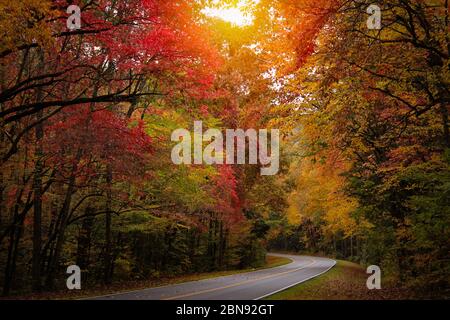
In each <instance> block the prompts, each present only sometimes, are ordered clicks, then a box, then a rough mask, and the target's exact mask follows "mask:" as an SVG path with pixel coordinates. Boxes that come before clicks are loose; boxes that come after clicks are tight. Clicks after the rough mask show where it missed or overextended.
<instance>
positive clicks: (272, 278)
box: [91, 254, 336, 300]
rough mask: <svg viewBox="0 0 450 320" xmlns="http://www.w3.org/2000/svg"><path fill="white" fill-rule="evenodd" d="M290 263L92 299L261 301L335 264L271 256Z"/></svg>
mask: <svg viewBox="0 0 450 320" xmlns="http://www.w3.org/2000/svg"><path fill="white" fill-rule="evenodd" d="M271 255H274V256H279V257H285V258H289V259H291V260H292V262H291V263H289V264H286V265H283V266H279V267H275V268H270V269H263V270H259V271H253V272H247V273H241V274H235V275H230V276H224V277H218V278H212V279H205V280H200V281H191V282H184V283H180V284H175V285H169V286H163V287H156V288H150V289H144V290H138V291H132V292H126V293H118V294H111V295H106V296H101V297H94V298H91V299H93V300H259V299H262V298H265V297H267V296H270V295H272V294H274V293H277V292H280V291H283V290H285V289H287V288H290V287H292V286H294V285H296V284H299V283H302V282H304V281H307V280H309V279H312V278H314V277H317V276H319V275H321V274H323V273H325V272H327V271H328V270H330V269H331V268H332V267H333V266H334V265H335V264H336V261H334V260H331V259H327V258H318V257H309V256H296V255H285V254H271Z"/></svg>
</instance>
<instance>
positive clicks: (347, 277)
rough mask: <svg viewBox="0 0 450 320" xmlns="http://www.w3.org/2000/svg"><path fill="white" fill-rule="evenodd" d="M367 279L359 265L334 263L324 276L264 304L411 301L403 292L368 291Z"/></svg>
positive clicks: (275, 295) (385, 288) (277, 295)
mask: <svg viewBox="0 0 450 320" xmlns="http://www.w3.org/2000/svg"><path fill="white" fill-rule="evenodd" d="M368 277H369V275H368V274H366V272H365V269H364V268H363V267H362V266H360V265H359V264H356V263H353V262H348V261H342V260H337V264H336V266H335V267H333V268H332V269H330V270H329V271H328V272H326V273H324V274H322V275H320V276H318V277H316V278H313V279H311V280H308V281H306V282H304V283H301V284H298V285H296V286H294V287H292V288H289V289H286V290H284V291H282V292H279V293H276V294H274V295H272V296H269V297H267V298H266V299H265V300H397V299H408V298H411V297H410V295H409V294H408V292H406V291H405V290H401V289H397V288H393V287H389V286H386V287H383V282H382V283H381V284H382V289H381V290H369V289H367V287H366V281H367V278H368Z"/></svg>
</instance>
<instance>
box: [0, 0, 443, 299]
mask: <svg viewBox="0 0 450 320" xmlns="http://www.w3.org/2000/svg"><path fill="white" fill-rule="evenodd" d="M71 5H76V6H78V7H79V8H80V21H79V22H80V26H79V28H68V26H69V24H68V21H69V20H68V19H70V17H71V12H70V11H67V8H68V7H69V6H71ZM371 5H376V7H379V8H380V12H378V13H379V16H376V14H377V12H370V11H368V10H367V9H368V8H369V6H371ZM227 10H229V11H227ZM449 10H450V5H449V1H448V0H379V1H378V0H377V1H369V0H221V1H218V0H177V1H167V0H127V1H125V0H77V1H71V0H67V1H66V0H18V1H10V0H0V129H1V130H0V290H1V293H2V294H3V296H13V295H19V294H25V293H38V292H52V291H57V290H64V289H65V285H66V278H67V274H66V269H67V267H68V266H70V265H78V266H79V267H80V268H81V270H82V277H83V283H84V285H85V286H89V285H96V284H99V283H101V284H104V285H109V284H112V283H116V282H120V281H127V280H143V279H149V278H159V277H164V276H171V275H183V274H192V273H200V272H212V271H218V270H235V269H246V268H257V267H260V266H262V265H263V264H264V261H265V257H266V253H267V252H268V251H282V252H300V253H307V254H318V255H323V256H328V257H334V258H338V259H344V260H350V261H354V262H357V263H360V264H361V265H364V266H365V265H379V266H380V267H381V269H382V270H383V274H385V275H387V276H388V277H389V278H390V279H392V281H394V283H396V284H397V285H398V286H401V287H406V288H410V290H412V291H413V292H414V294H415V295H416V296H417V297H429V296H431V295H433V296H438V297H449V296H450V283H449V281H450V240H449V239H450V170H449V169H450V130H449V112H450V59H449V58H450V32H449V31H450V26H449V22H450V14H449ZM375 11H376V10H375ZM220 12H222V13H220ZM223 12H229V13H228V14H223ZM230 12H231V13H230ZM377 18H379V20H380V21H379V24H380V25H379V26H378V27H377V26H375V28H373V25H372V27H371V25H370V23H369V20H370V19H372V20H373V19H377ZM372 20H370V21H372ZM196 121H202V123H203V127H204V128H205V130H206V129H208V128H217V129H219V130H222V131H223V132H225V131H226V130H227V129H239V128H242V129H244V130H247V129H254V130H264V129H266V130H272V129H277V130H279V131H280V140H281V141H280V154H279V171H278V173H277V174H276V175H261V167H262V164H261V163H258V164H235V165H232V164H228V163H225V164H210V165H206V164H189V165H188V164H174V163H173V161H172V160H171V152H172V148H173V147H174V145H175V144H176V143H175V142H174V141H172V139H171V135H172V133H173V132H174V131H175V130H177V129H180V128H187V129H188V130H191V129H192V128H193V126H194V123H195V122H196ZM272 152H274V150H272Z"/></svg>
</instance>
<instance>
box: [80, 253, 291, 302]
mask: <svg viewBox="0 0 450 320" xmlns="http://www.w3.org/2000/svg"><path fill="white" fill-rule="evenodd" d="M269 255H270V254H269ZM272 256H277V255H276V254H274V255H272ZM277 257H281V256H277ZM288 259H289V260H291V262H289V263H286V264H283V265H281V266H276V267H269V268H262V269H259V270H253V271H247V272H241V273H236V274H229V275H226V276H219V277H214V278H205V279H199V280H191V281H185V282H180V283H172V284H166V285H162V286H156V287H149V288H144V289H135V290H130V291H124V292H116V293H111V294H104V295H98V296H92V297H91V296H90V297H82V298H78V299H74V300H76V301H83V300H94V299H97V298H107V297H114V296H120V295H125V294H129V293H135V292H141V291H144V290H149V289H161V288H166V287H171V286H176V285H179V284H185V283H189V282H199V281H203V280H210V279H218V278H225V277H230V276H235V275H241V274H244V275H245V274H246V273H253V272H259V271H264V270H267V269H277V268H281V267H284V266H287V265H289V264H291V263H294V262H295V261H294V260H293V259H290V258H288Z"/></svg>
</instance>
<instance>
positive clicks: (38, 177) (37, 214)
mask: <svg viewBox="0 0 450 320" xmlns="http://www.w3.org/2000/svg"><path fill="white" fill-rule="evenodd" d="M38 55H39V65H40V69H42V68H43V67H44V56H43V53H42V51H41V50H39V53H38ZM42 98H43V95H42V89H40V88H39V89H38V92H37V97H36V102H41V101H42ZM42 117H43V111H42V110H39V111H38V112H37V113H36V122H39V121H40V120H41V119H42ZM43 137H44V125H43V124H42V123H39V124H38V125H36V127H35V139H36V151H35V157H36V165H35V169H34V181H33V193H34V199H33V208H34V212H33V254H32V267H31V274H32V286H33V291H40V290H41V248H42V174H43V161H42V159H43V153H44V151H43V146H42V139H43Z"/></svg>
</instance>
